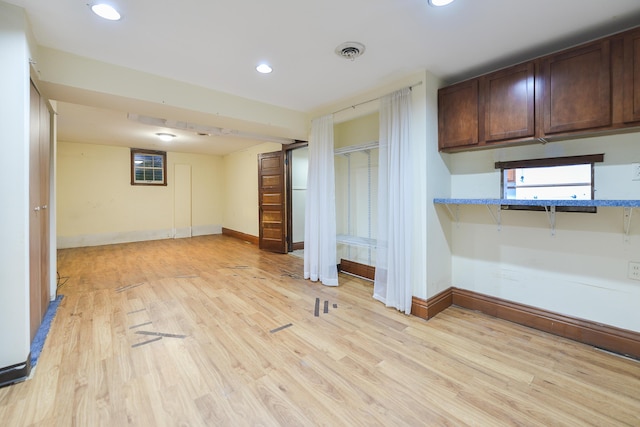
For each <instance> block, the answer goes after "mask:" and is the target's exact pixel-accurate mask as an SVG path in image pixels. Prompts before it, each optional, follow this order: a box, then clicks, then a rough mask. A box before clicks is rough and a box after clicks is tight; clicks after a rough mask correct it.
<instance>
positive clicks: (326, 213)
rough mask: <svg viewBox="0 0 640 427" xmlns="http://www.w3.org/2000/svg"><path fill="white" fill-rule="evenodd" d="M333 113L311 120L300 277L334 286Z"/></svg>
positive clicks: (335, 274)
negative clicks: (302, 275)
mask: <svg viewBox="0 0 640 427" xmlns="http://www.w3.org/2000/svg"><path fill="white" fill-rule="evenodd" d="M333 160H334V154H333V115H327V116H323V117H319V118H317V119H314V120H313V121H312V122H311V138H310V140H309V168H308V172H307V201H306V208H305V220H304V278H305V279H311V280H312V281H314V282H315V281H318V280H319V281H320V282H321V283H322V284H324V285H327V286H338V267H337V260H336V258H337V247H336V245H337V244H336V188H335V172H334V166H333Z"/></svg>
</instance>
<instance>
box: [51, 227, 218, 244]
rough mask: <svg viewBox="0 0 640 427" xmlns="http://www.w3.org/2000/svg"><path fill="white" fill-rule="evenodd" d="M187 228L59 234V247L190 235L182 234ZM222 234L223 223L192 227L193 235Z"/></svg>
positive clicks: (142, 240)
mask: <svg viewBox="0 0 640 427" xmlns="http://www.w3.org/2000/svg"><path fill="white" fill-rule="evenodd" d="M184 230H185V229H176V230H174V229H167V230H144V231H126V232H120V233H102V234H85V235H81V236H57V241H58V249H68V248H82V247H87V246H100V245H113V244H116V243H130V242H144V241H147V240H162V239H172V238H174V236H175V237H176V238H181V237H190V236H186V235H183V234H181V233H182V232H183V231H184ZM209 234H222V225H219V224H211V225H199V226H194V227H191V236H194V237H195V236H206V235H209Z"/></svg>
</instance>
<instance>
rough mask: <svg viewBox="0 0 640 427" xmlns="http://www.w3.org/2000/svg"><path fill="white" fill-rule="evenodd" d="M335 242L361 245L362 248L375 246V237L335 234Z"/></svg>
mask: <svg viewBox="0 0 640 427" xmlns="http://www.w3.org/2000/svg"><path fill="white" fill-rule="evenodd" d="M336 242H337V243H342V244H345V245H351V246H362V247H364V248H375V247H376V239H369V238H367V237H358V236H349V235H347V234H338V235H337V236H336Z"/></svg>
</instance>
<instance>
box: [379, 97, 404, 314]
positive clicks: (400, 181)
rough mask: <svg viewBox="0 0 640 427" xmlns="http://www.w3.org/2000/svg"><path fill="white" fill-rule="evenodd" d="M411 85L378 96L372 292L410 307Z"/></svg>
mask: <svg viewBox="0 0 640 427" xmlns="http://www.w3.org/2000/svg"><path fill="white" fill-rule="evenodd" d="M410 122H411V89H410V88H404V89H401V90H399V91H396V92H393V93H391V94H389V95H386V96H384V97H382V98H380V145H379V156H380V158H379V162H378V163H379V164H378V174H379V176H378V236H377V247H376V274H375V281H374V287H373V297H374V298H375V299H377V300H379V301H381V302H383V303H384V304H385V305H386V306H387V307H394V308H396V309H398V310H400V311H404V312H405V313H406V314H410V313H411V297H412V291H413V289H412V284H411V248H412V243H413V236H412V232H411V224H412V218H413V217H412V203H411V202H412V180H411V177H412V176H413V174H412V168H411V163H412V159H411V152H410V131H411V123H410Z"/></svg>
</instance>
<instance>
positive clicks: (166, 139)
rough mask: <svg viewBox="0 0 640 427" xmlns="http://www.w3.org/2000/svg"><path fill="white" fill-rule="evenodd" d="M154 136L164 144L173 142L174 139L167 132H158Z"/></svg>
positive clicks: (173, 136)
mask: <svg viewBox="0 0 640 427" xmlns="http://www.w3.org/2000/svg"><path fill="white" fill-rule="evenodd" d="M156 136H157V137H158V138H160V139H161V140H162V141H164V142H169V141H171V140H173V138H175V137H176V136H175V135H174V134H172V133H167V132H158V133H156Z"/></svg>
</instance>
